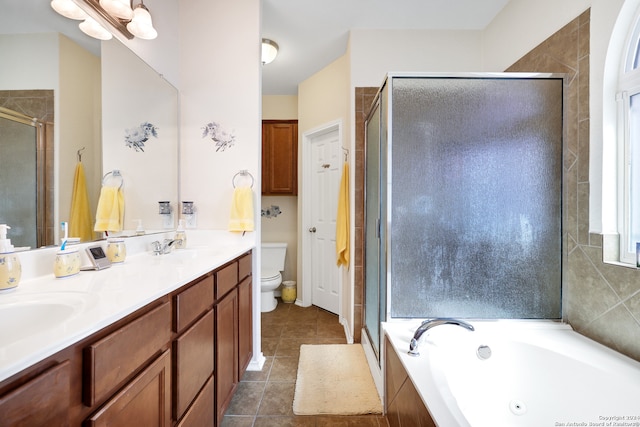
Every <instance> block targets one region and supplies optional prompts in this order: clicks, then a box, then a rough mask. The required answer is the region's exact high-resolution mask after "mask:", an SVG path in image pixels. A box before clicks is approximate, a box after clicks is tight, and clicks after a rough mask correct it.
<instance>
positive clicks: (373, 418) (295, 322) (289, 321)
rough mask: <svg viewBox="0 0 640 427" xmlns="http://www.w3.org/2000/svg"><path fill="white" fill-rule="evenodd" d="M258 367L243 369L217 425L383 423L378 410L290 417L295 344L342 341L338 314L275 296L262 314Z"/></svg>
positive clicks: (368, 426)
mask: <svg viewBox="0 0 640 427" xmlns="http://www.w3.org/2000/svg"><path fill="white" fill-rule="evenodd" d="M261 316H262V353H263V354H264V356H265V357H266V359H267V361H266V362H265V364H264V367H263V369H262V371H260V372H258V371H247V372H246V373H245V375H244V377H243V378H242V379H241V381H240V384H239V385H238V389H237V390H236V393H235V395H234V397H233V399H232V401H231V404H230V405H229V408H228V409H227V412H226V414H225V417H224V420H223V422H222V427H298V426H299V427H325V426H326V427H329V426H331V427H343V426H344V427H388V425H389V424H388V423H387V420H386V417H384V416H382V415H366V416H296V415H294V414H293V410H292V406H293V395H294V391H295V385H296V376H297V370H298V357H299V356H300V345H301V344H346V339H345V337H344V328H343V326H342V325H341V324H340V323H339V322H338V317H337V316H336V315H334V314H332V313H329V312H327V311H325V310H322V309H320V308H317V307H314V306H312V307H306V308H303V307H299V306H297V305H294V304H285V303H282V302H281V301H280V302H279V303H278V307H277V308H276V309H275V310H274V311H272V312H269V313H262V315H261Z"/></svg>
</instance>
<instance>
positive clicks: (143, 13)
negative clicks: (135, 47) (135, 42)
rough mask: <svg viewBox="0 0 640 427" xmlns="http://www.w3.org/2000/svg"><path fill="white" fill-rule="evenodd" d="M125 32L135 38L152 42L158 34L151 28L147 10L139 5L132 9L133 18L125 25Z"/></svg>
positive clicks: (149, 15)
mask: <svg viewBox="0 0 640 427" xmlns="http://www.w3.org/2000/svg"><path fill="white" fill-rule="evenodd" d="M127 30H129V32H130V33H131V34H133V35H134V36H136V37H139V38H141V39H145V40H152V39H155V38H156V37H158V32H157V31H156V29H155V28H153V24H152V22H151V14H150V13H149V10H148V9H147V8H146V7H145V5H143V4H142V3H140V4H139V5H137V6H136V7H135V8H134V9H133V18H131V22H129V23H128V24H127Z"/></svg>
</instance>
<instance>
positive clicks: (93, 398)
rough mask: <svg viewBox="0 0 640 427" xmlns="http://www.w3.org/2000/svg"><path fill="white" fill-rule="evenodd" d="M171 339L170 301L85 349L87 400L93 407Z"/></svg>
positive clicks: (85, 398)
mask: <svg viewBox="0 0 640 427" xmlns="http://www.w3.org/2000/svg"><path fill="white" fill-rule="evenodd" d="M170 338H171V304H170V303H169V302H165V303H164V304H162V305H161V306H159V307H158V308H155V309H154V310H152V311H150V312H148V313H146V314H144V315H143V316H141V317H139V318H138V319H136V320H134V321H132V322H131V323H129V324H128V325H125V326H123V327H122V328H120V329H118V330H116V331H115V332H113V333H111V334H109V335H107V336H106V337H104V338H103V339H101V340H99V341H97V342H95V343H94V344H92V345H90V346H88V347H86V348H85V349H84V373H85V374H84V379H85V381H86V382H85V384H84V385H85V386H84V388H83V395H84V398H83V400H84V402H85V404H86V405H87V406H93V405H94V404H95V403H96V402H99V401H100V400H102V399H104V398H105V397H107V395H108V394H109V392H111V391H112V390H113V389H114V388H115V387H117V386H119V385H121V384H122V383H123V381H124V380H126V379H127V378H129V377H131V376H132V374H133V373H135V372H136V371H137V370H138V369H139V368H140V367H141V366H142V365H143V364H144V363H145V362H146V361H148V360H149V359H151V358H152V357H153V356H154V355H155V354H157V353H159V351H160V350H161V349H162V348H163V346H165V345H166V344H167V343H168V342H169V339H170Z"/></svg>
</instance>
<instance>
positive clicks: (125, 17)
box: [51, 0, 158, 40]
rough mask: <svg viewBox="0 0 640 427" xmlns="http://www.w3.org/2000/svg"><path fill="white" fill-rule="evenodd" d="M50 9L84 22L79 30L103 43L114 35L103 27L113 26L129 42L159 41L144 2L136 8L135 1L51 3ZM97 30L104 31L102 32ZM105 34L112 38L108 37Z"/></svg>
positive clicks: (65, 0) (69, 0) (67, 0)
mask: <svg viewBox="0 0 640 427" xmlns="http://www.w3.org/2000/svg"><path fill="white" fill-rule="evenodd" d="M77 3H81V4H82V3H84V4H86V5H87V6H88V7H89V8H90V9H93V12H95V13H93V12H92V11H91V10H88V13H87V12H85V10H84V9H83V8H82V7H80V6H79V5H78V4H77ZM51 7H52V8H53V9H54V10H55V11H56V12H58V13H59V14H60V15H62V16H65V17H67V18H71V19H78V20H84V22H82V23H81V24H80V29H81V30H82V31H83V32H84V33H85V34H87V35H90V36H91V37H95V38H97V39H100V40H108V39H110V38H111V37H112V32H111V31H110V30H107V29H106V28H105V27H104V25H103V23H105V24H109V25H111V26H112V27H113V28H115V29H116V30H118V31H119V32H120V33H121V34H122V35H123V36H125V37H126V38H127V39H132V38H134V37H138V38H141V39H145V40H151V39H155V38H156V37H158V32H157V31H156V29H155V28H153V23H152V22H151V14H150V13H149V9H147V7H146V6H145V5H144V2H143V0H140V3H138V4H137V5H136V6H135V7H134V6H133V0H51ZM89 15H91V17H90V16H89ZM92 17H96V19H93V18H92ZM97 27H101V28H102V30H103V31H101V30H100V29H98V28H97ZM105 32H107V33H109V35H108V36H107V35H106V34H105Z"/></svg>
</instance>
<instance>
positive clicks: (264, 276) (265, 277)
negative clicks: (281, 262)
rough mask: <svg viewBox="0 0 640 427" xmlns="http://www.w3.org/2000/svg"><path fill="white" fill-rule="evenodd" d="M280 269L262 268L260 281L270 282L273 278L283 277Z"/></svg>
mask: <svg viewBox="0 0 640 427" xmlns="http://www.w3.org/2000/svg"><path fill="white" fill-rule="evenodd" d="M281 277H282V276H281V275H280V272H279V271H276V270H261V271H260V281H261V282H270V281H272V280H276V279H278V278H281Z"/></svg>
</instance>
